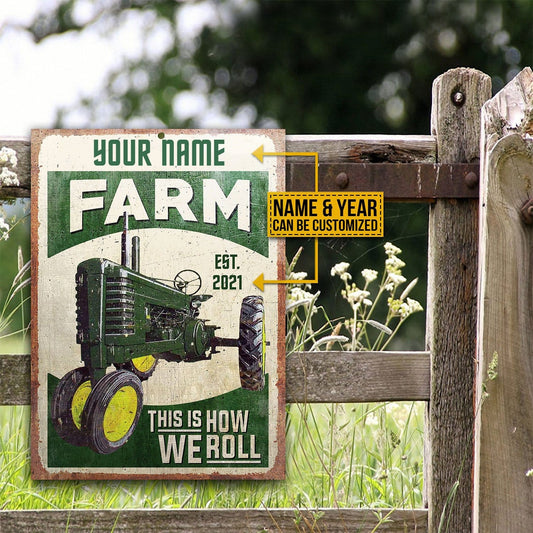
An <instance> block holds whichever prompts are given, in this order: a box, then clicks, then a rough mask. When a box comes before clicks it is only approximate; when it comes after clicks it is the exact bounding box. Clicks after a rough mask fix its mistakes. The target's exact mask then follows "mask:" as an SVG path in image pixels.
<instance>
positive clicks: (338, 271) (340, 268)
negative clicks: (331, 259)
mask: <svg viewBox="0 0 533 533" xmlns="http://www.w3.org/2000/svg"><path fill="white" fill-rule="evenodd" d="M349 268H350V263H346V262H342V263H337V264H336V265H335V266H334V267H333V268H332V269H331V275H332V276H342V274H344V273H346V271H347V270H348V269H349ZM341 279H342V277H341ZM350 279H351V277H350Z"/></svg>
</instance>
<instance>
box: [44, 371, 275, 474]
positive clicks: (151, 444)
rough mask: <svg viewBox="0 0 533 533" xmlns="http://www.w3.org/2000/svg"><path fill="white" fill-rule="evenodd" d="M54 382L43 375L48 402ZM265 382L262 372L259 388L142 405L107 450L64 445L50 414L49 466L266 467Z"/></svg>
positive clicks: (266, 395) (266, 401)
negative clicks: (122, 437)
mask: <svg viewBox="0 0 533 533" xmlns="http://www.w3.org/2000/svg"><path fill="white" fill-rule="evenodd" d="M58 382H59V380H58V379H57V378H56V377H55V376H53V375H52V374H48V391H49V398H48V404H49V405H51V402H52V395H53V391H54V390H55V388H56V387H57V384H58ZM268 383H269V379H268V375H266V376H265V388H264V389H263V390H262V391H249V390H245V389H235V390H233V391H230V392H228V393H226V394H221V395H220V396H216V397H214V398H209V399H206V400H200V401H197V402H193V403H187V404H181V405H160V406H156V405H145V406H144V407H143V410H142V413H141V417H140V419H139V423H138V425H137V428H136V429H135V431H134V432H133V434H132V436H131V437H130V439H129V440H128V442H127V443H126V444H125V445H124V446H123V447H122V448H120V449H119V450H117V451H116V452H114V453H111V454H109V455H102V454H98V453H95V452H93V451H92V450H91V449H89V448H86V447H78V446H73V445H71V444H68V443H67V442H65V441H64V440H63V439H61V438H60V437H59V435H58V434H57V432H56V431H55V429H54V427H53V425H52V422H51V420H50V418H49V419H48V466H49V467H50V468H58V467H60V468H64V467H76V468H93V467H100V468H101V467H109V468H113V467H116V468H121V467H152V468H176V471H177V472H179V469H180V468H190V467H193V468H198V469H203V468H209V469H216V470H223V469H224V468H238V467H243V468H250V467H255V468H266V467H268V441H269V439H268V389H269V387H268ZM195 423H196V425H197V427H196V426H195ZM190 461H192V462H190Z"/></svg>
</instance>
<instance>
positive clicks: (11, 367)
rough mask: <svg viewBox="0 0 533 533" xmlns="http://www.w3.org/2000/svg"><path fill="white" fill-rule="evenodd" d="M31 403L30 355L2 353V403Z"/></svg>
mask: <svg viewBox="0 0 533 533" xmlns="http://www.w3.org/2000/svg"><path fill="white" fill-rule="evenodd" d="M29 404H30V355H29V354H14V355H13V354H0V405H29Z"/></svg>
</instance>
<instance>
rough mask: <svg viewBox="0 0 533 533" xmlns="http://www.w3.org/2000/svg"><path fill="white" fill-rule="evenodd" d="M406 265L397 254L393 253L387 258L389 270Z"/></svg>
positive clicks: (386, 267) (386, 265) (386, 262)
mask: <svg viewBox="0 0 533 533" xmlns="http://www.w3.org/2000/svg"><path fill="white" fill-rule="evenodd" d="M404 266H405V263H404V262H403V261H402V260H401V259H400V258H399V257H396V256H395V255H391V256H390V257H388V258H387V259H386V260H385V269H386V270H387V272H389V271H391V270H398V269H400V268H403V267H404Z"/></svg>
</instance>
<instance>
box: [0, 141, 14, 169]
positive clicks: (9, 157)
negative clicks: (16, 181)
mask: <svg viewBox="0 0 533 533" xmlns="http://www.w3.org/2000/svg"><path fill="white" fill-rule="evenodd" d="M0 166H3V167H4V166H10V167H11V168H15V167H16V166H17V152H15V150H13V149H12V148H7V147H6V146H3V147H2V149H1V150H0Z"/></svg>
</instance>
